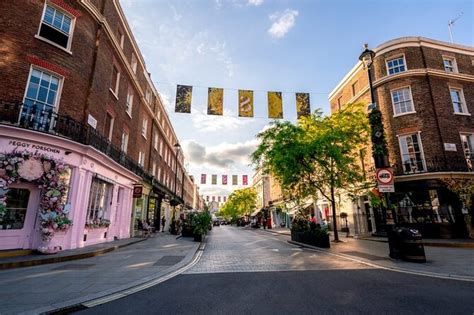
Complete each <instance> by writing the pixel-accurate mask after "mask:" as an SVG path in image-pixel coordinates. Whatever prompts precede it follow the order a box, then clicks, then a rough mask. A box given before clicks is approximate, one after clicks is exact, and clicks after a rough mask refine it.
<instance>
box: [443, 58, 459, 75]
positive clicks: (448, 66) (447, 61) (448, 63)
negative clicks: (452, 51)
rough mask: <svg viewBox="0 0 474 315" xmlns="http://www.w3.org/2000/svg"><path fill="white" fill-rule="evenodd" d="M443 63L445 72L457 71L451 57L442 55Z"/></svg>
mask: <svg viewBox="0 0 474 315" xmlns="http://www.w3.org/2000/svg"><path fill="white" fill-rule="evenodd" d="M443 65H444V70H445V71H446V72H454V73H457V72H458V67H457V65H456V59H455V58H453V57H444V56H443Z"/></svg>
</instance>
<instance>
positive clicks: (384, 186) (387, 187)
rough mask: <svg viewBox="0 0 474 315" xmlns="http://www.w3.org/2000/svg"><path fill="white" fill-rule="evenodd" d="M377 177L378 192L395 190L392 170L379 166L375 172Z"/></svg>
mask: <svg viewBox="0 0 474 315" xmlns="http://www.w3.org/2000/svg"><path fill="white" fill-rule="evenodd" d="M375 176H376V177H377V184H378V188H379V192H381V193H384V192H395V186H394V184H393V172H392V170H391V169H389V168H379V169H377V172H376V173H375Z"/></svg>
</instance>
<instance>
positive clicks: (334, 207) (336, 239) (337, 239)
mask: <svg viewBox="0 0 474 315" xmlns="http://www.w3.org/2000/svg"><path fill="white" fill-rule="evenodd" d="M331 207H332V226H333V229H334V241H335V242H338V241H339V235H338V234H337V222H336V199H334V186H331Z"/></svg>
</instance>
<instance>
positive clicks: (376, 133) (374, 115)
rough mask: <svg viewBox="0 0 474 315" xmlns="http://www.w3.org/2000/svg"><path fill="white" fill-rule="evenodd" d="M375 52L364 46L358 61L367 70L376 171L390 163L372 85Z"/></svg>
mask: <svg viewBox="0 0 474 315" xmlns="http://www.w3.org/2000/svg"><path fill="white" fill-rule="evenodd" d="M374 57H375V52H374V51H373V50H370V49H369V48H368V44H365V45H364V51H363V52H362V53H361V54H360V56H359V60H360V61H362V63H363V65H364V68H365V69H367V75H368V79H369V90H370V101H371V104H370V105H369V106H368V108H367V110H368V111H369V123H370V129H371V140H372V156H373V158H374V164H375V168H376V169H380V168H389V167H390V163H389V159H388V149H387V142H386V141H385V135H384V126H383V120H382V112H381V111H380V109H379V108H378V106H377V103H376V101H375V95H374V88H373V84H372V75H371V70H372V64H373V62H374ZM383 195H384V197H385V202H386V205H387V209H390V208H391V207H390V193H383ZM392 214H393V219H394V222H395V223H397V216H396V213H395V212H392ZM382 215H383V222H384V224H386V212H385V213H383V214H382Z"/></svg>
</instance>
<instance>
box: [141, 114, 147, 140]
mask: <svg viewBox="0 0 474 315" xmlns="http://www.w3.org/2000/svg"><path fill="white" fill-rule="evenodd" d="M147 130H148V119H147V118H144V119H143V121H142V136H143V138H145V139H146V133H147Z"/></svg>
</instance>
